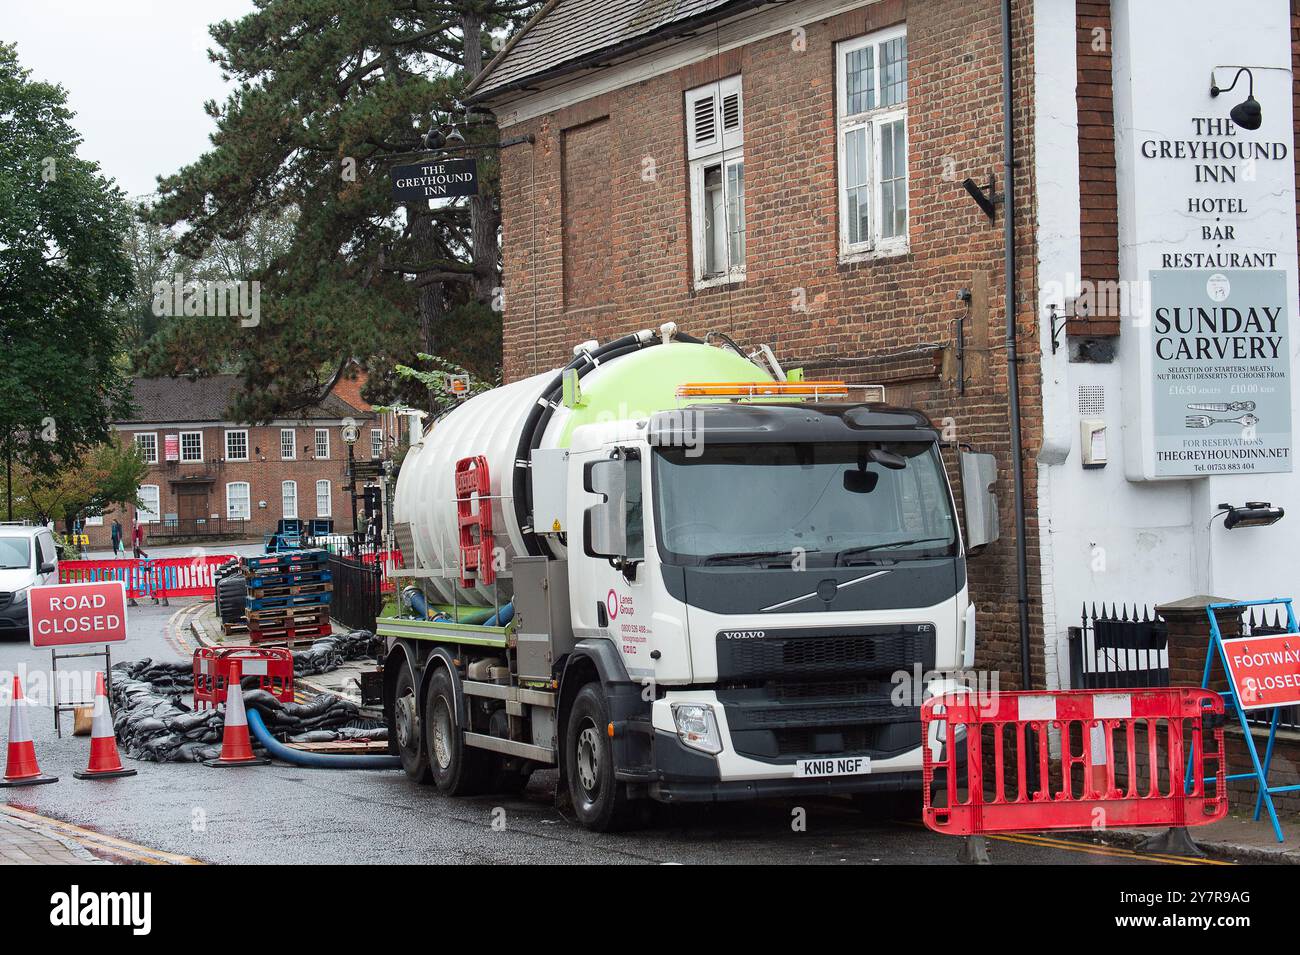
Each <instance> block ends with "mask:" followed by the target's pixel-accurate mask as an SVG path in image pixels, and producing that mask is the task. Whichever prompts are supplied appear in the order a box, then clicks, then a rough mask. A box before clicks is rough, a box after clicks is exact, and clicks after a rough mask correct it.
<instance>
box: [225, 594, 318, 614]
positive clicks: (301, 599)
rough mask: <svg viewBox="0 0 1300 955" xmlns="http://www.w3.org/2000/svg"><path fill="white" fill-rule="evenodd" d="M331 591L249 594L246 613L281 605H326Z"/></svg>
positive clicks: (272, 608)
mask: <svg viewBox="0 0 1300 955" xmlns="http://www.w3.org/2000/svg"><path fill="white" fill-rule="evenodd" d="M330 597H331V592H330V591H326V592H324V593H318V594H268V595H267V596H265V597H255V596H249V597H248V599H247V600H246V601H245V607H246V608H247V610H246V611H245V612H246V613H251V612H252V611H254V610H275V609H277V608H281V607H313V608H314V607H328V606H329V603H330Z"/></svg>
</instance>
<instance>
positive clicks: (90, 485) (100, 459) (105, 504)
mask: <svg viewBox="0 0 1300 955" xmlns="http://www.w3.org/2000/svg"><path fill="white" fill-rule="evenodd" d="M148 470H149V468H148V465H146V464H145V462H144V459H143V458H142V457H141V456H140V453H139V452H138V451H137V450H136V449H135V447H134V446H124V445H121V444H118V443H116V442H113V441H109V442H105V443H104V444H100V445H96V446H95V447H93V448H91V449H90V450H89V451H87V452H86V453H85V454H84V455H82V456H81V459H80V460H78V461H76V462H73V463H70V464H68V465H67V466H65V467H63V468H62V469H60V470H58V471H56V472H54V473H50V474H46V473H38V472H33V471H31V470H28V469H25V468H24V469H21V470H19V471H18V473H17V474H15V475H14V516H15V517H19V518H24V517H25V518H30V519H33V520H37V521H40V522H42V523H44V522H46V521H60V522H63V523H65V524H69V525H70V524H71V523H72V521H73V520H75V519H76V518H85V517H95V516H96V515H99V514H103V513H104V511H105V510H106V509H107V508H109V507H112V506H113V505H115V504H116V505H121V506H127V505H131V506H137V505H138V504H139V501H138V499H137V498H138V495H139V493H140V482H141V481H142V480H144V476H145V474H146V473H147V472H148Z"/></svg>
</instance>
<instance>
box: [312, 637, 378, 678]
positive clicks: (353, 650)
mask: <svg viewBox="0 0 1300 955" xmlns="http://www.w3.org/2000/svg"><path fill="white" fill-rule="evenodd" d="M375 644H376V637H375V635H374V634H373V633H371V632H370V631H369V630H353V631H352V632H351V633H335V634H331V635H330V636H328V637H321V638H320V639H319V640H317V641H316V642H315V643H313V644H312V645H311V647H310V648H308V649H306V650H295V651H294V653H293V675H294V676H315V675H316V674H318V673H328V672H329V671H330V670H337V669H338V668H339V667H340V666H342V665H343V664H344V663H347V662H348V661H350V660H365V659H368V658H371V657H374V656H375V655H376V652H377V650H378V648H377V647H376V646H375Z"/></svg>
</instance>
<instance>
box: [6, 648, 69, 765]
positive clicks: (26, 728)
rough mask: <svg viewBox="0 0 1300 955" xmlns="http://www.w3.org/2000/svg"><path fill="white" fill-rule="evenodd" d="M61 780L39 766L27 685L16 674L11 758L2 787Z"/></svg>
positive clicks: (11, 719)
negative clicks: (27, 697)
mask: <svg viewBox="0 0 1300 955" xmlns="http://www.w3.org/2000/svg"><path fill="white" fill-rule="evenodd" d="M58 781H59V777H58V776H46V775H45V774H44V773H43V772H41V767H40V766H38V765H36V747H35V746H34V745H33V744H32V728H31V725H30V724H29V723H28V722H27V700H26V699H24V698H23V685H22V683H20V682H19V680H18V674H16V673H15V674H14V692H13V698H12V699H11V700H10V701H9V757H8V761H7V762H6V763H5V775H4V779H0V786H39V785H40V784H41V783H57V782H58Z"/></svg>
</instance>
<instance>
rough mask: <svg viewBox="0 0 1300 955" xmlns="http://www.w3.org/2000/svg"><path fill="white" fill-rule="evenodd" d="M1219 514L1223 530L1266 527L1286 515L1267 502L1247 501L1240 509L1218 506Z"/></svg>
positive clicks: (1228, 505)
mask: <svg viewBox="0 0 1300 955" xmlns="http://www.w3.org/2000/svg"><path fill="white" fill-rule="evenodd" d="M1219 513H1220V514H1224V515H1226V516H1225V517H1224V518H1223V527H1224V529H1225V530H1229V531H1230V530H1232V529H1233V528H1234V527H1267V526H1268V525H1269V524H1276V523H1277V522H1278V521H1280V520H1281V519H1282V517H1283V516H1284V515H1285V514H1286V511H1284V510H1283V509H1282V508H1280V507H1274V506H1273V505H1272V504H1270V503H1269V502H1268V501H1247V502H1246V503H1245V504H1243V505H1242V506H1241V507H1236V506H1235V505H1232V504H1220V505H1219Z"/></svg>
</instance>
